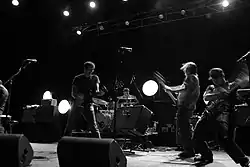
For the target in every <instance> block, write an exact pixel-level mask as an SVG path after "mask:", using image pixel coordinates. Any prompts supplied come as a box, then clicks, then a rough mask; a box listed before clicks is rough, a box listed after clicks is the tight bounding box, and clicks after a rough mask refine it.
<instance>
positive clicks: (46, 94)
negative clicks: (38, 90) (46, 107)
mask: <svg viewBox="0 0 250 167" xmlns="http://www.w3.org/2000/svg"><path fill="white" fill-rule="evenodd" d="M49 99H53V98H52V94H51V92H50V91H46V92H44V94H43V100H49Z"/></svg>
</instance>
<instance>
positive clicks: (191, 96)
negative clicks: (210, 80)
mask: <svg viewBox="0 0 250 167" xmlns="http://www.w3.org/2000/svg"><path fill="white" fill-rule="evenodd" d="M183 85H185V89H184V90H182V91H180V92H179V94H178V97H177V99H178V105H180V106H185V107H187V108H190V109H196V103H197V101H198V99H199V96H200V84H199V78H198V76H197V75H194V74H191V75H187V76H186V78H185V79H184V81H183Z"/></svg>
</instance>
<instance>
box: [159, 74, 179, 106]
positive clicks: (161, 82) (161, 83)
mask: <svg viewBox="0 0 250 167" xmlns="http://www.w3.org/2000/svg"><path fill="white" fill-rule="evenodd" d="M154 78H155V79H156V80H157V82H158V83H159V84H160V85H161V86H162V87H163V89H164V91H165V92H166V93H167V94H168V95H169V97H170V98H171V100H172V101H173V103H174V105H175V106H176V105H177V99H176V97H175V96H174V95H173V94H172V92H171V91H169V90H167V89H165V87H166V86H167V85H166V84H165V83H166V81H165V78H164V77H163V76H162V75H161V73H159V72H158V71H156V72H154Z"/></svg>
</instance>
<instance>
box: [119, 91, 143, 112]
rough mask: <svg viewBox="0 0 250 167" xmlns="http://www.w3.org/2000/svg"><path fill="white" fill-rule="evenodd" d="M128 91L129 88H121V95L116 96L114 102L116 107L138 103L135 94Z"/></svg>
mask: <svg viewBox="0 0 250 167" xmlns="http://www.w3.org/2000/svg"><path fill="white" fill-rule="evenodd" d="M129 92H130V90H129V88H124V89H123V95H122V96H118V97H117V98H118V100H117V102H116V104H117V108H120V107H132V106H134V105H136V104H138V103H139V101H138V99H137V98H136V96H134V95H131V94H130V93H129Z"/></svg>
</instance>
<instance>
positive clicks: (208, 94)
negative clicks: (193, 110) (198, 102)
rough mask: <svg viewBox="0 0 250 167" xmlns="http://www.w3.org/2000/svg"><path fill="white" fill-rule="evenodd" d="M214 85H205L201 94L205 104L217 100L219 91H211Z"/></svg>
mask: <svg viewBox="0 0 250 167" xmlns="http://www.w3.org/2000/svg"><path fill="white" fill-rule="evenodd" d="M213 90H214V86H213V85H210V86H208V87H207V89H206V91H205V92H204V94H203V100H204V102H205V104H208V102H209V101H213V100H217V99H218V97H219V95H220V92H213Z"/></svg>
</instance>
